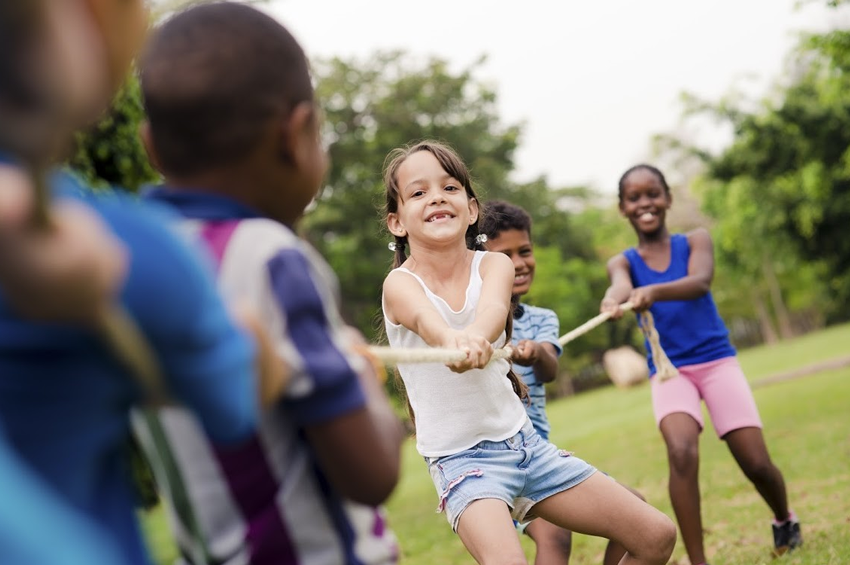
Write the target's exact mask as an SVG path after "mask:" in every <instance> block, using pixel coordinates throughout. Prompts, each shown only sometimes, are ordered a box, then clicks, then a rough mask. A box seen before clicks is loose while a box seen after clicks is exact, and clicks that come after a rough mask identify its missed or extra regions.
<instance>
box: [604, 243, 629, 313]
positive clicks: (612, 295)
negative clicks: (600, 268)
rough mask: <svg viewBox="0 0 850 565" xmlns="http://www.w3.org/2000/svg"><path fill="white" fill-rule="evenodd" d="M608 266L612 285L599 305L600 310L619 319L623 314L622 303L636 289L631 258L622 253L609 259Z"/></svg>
mask: <svg viewBox="0 0 850 565" xmlns="http://www.w3.org/2000/svg"><path fill="white" fill-rule="evenodd" d="M607 267H608V280H610V281H611V286H609V287H608V290H606V291H605V296H604V297H603V298H602V303H601V304H600V305H599V311H600V312H608V313H610V314H611V318H612V319H617V318H619V317H621V316H622V315H623V312H622V310H620V304H622V303H623V302H625V301H626V300H628V298H629V296H630V295H631V293H632V291H633V290H634V287H633V286H632V277H631V274H630V272H629V260H628V259H626V256H625V255H623V254H622V253H620V254H619V255H615V256H614V257H611V259H609V260H608V265H607Z"/></svg>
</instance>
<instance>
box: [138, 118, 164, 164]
mask: <svg viewBox="0 0 850 565" xmlns="http://www.w3.org/2000/svg"><path fill="white" fill-rule="evenodd" d="M139 137H140V138H141V140H142V145H143V146H144V148H145V153H147V154H148V161H150V164H151V166H152V167H153V168H154V169H156V170H157V171H159V172H160V173H162V167H161V166H160V165H159V156H158V155H157V154H156V146H155V145H154V143H153V135H152V134H151V123H150V122H149V121H148V120H144V121H143V122H142V123H141V124H139Z"/></svg>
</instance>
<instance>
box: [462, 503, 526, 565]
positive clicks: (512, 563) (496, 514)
mask: <svg viewBox="0 0 850 565" xmlns="http://www.w3.org/2000/svg"><path fill="white" fill-rule="evenodd" d="M457 535H458V536H460V540H461V541H462V542H463V545H465V546H466V549H467V551H469V553H470V555H472V557H473V558H474V559H475V561H476V562H478V563H480V564H481V565H527V564H528V561H527V560H526V559H525V554H524V553H523V551H522V546H521V545H520V543H519V538H518V537H517V535H516V529H515V528H514V523H513V520H512V519H511V513H510V510H509V509H508V505H507V504H505V503H504V502H502V501H501V500H497V499H494V498H485V499H481V500H476V501H475V502H473V503H472V504H470V505H469V506H467V507H466V510H464V511H463V514H461V515H460V520H459V521H458V525H457Z"/></svg>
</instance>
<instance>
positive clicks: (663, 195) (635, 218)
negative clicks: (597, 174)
mask: <svg viewBox="0 0 850 565" xmlns="http://www.w3.org/2000/svg"><path fill="white" fill-rule="evenodd" d="M671 203H672V199H671V197H670V193H669V191H668V190H667V189H666V187H665V185H664V183H663V182H662V181H661V179H660V178H659V177H658V175H657V174H655V173H654V172H653V171H651V170H649V169H644V168H638V169H635V170H633V171H632V172H630V173H629V174H628V176H627V177H625V178H624V179H623V182H622V187H621V193H620V213H622V214H623V216H624V217H626V218H627V219H628V220H629V222H631V224H632V226H633V227H634V228H635V231H637V232H638V234H642V235H649V236H651V235H655V234H658V233H660V232H661V231H662V230H663V229H664V221H665V218H666V215H667V210H668V209H669V208H670V204H671Z"/></svg>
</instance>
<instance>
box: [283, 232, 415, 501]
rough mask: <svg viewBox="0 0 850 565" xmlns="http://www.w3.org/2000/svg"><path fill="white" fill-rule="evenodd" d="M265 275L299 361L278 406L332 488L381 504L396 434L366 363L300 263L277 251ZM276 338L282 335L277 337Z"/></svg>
mask: <svg viewBox="0 0 850 565" xmlns="http://www.w3.org/2000/svg"><path fill="white" fill-rule="evenodd" d="M268 270H269V275H270V282H271V286H272V292H273V295H274V299H275V301H276V303H277V306H278V309H279V310H280V312H281V314H282V315H283V317H284V318H285V321H286V324H285V327H286V332H287V335H286V336H285V339H287V340H289V341H290V342H291V343H292V345H293V347H294V348H295V350H296V352H297V354H298V356H299V357H300V360H301V363H300V365H301V367H300V368H299V374H298V375H296V376H295V377H294V378H295V379H296V382H295V383H293V386H292V388H293V389H297V388H301V387H300V386H299V385H301V384H302V383H301V382H298V379H301V380H303V381H306V382H304V383H303V384H304V385H308V386H306V387H305V388H306V389H307V390H308V391H309V392H307V393H304V394H302V395H301V396H295V393H290V394H289V396H288V397H287V398H286V400H285V406H284V409H285V410H286V411H287V413H288V414H289V415H290V417H291V419H292V421H293V422H295V423H296V424H297V425H299V426H300V427H302V428H303V429H304V431H305V433H306V435H307V439H308V441H309V442H310V445H311V447H312V448H313V450H314V452H315V455H316V459H317V461H318V463H319V467H320V468H321V469H322V472H323V474H324V475H325V476H326V477H327V478H328V480H329V481H330V483H331V485H332V486H333V487H334V489H335V490H336V491H337V492H339V493H340V494H342V495H343V496H345V497H346V498H348V499H350V500H353V501H356V502H360V503H363V504H371V505H375V504H379V503H381V502H383V501H384V500H386V498H387V497H388V496H389V494H390V493H391V492H392V490H393V488H395V485H396V483H397V482H398V476H399V465H400V456H401V454H400V445H401V441H402V439H403V430H402V428H401V424H400V422H399V421H398V419H397V418H396V417H395V414H394V412H393V411H392V408H391V407H390V404H389V401H388V400H387V398H386V395H385V394H384V392H383V390H382V389H381V386H380V383H379V382H378V380H377V378H376V377H375V375H374V370H373V368H372V365H371V364H370V363H368V362H367V361H366V360H365V359H364V358H363V357H361V356H359V355H355V354H352V353H351V352H350V351H349V349H351V347H350V346H351V345H352V344H350V343H349V342H350V341H351V338H350V334H348V333H346V332H345V331H343V330H342V329H338V328H337V327H336V326H335V325H334V324H333V323H332V321H331V320H329V319H328V316H327V315H326V310H325V308H326V305H325V302H324V299H323V298H322V293H321V292H320V289H319V287H317V286H316V281H315V280H314V279H313V277H312V276H311V274H310V273H311V272H312V269H311V268H310V265H309V264H308V262H307V259H306V258H305V257H304V255H303V254H301V252H300V251H298V250H296V249H285V250H282V251H280V252H279V253H278V254H277V255H276V256H275V257H274V258H273V259H272V260H271V261H270V262H269V263H268ZM281 337H282V336H281Z"/></svg>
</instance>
